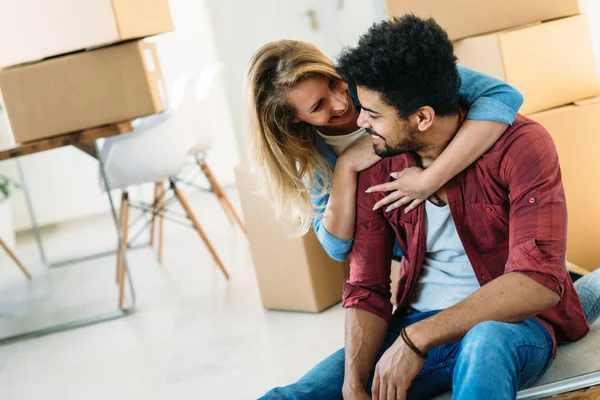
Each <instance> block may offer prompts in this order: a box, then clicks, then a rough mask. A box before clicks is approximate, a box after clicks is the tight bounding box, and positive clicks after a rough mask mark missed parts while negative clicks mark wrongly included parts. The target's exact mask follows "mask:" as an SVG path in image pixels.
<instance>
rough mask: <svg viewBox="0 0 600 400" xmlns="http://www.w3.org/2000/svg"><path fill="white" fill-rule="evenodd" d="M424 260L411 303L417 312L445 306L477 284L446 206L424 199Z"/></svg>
mask: <svg viewBox="0 0 600 400" xmlns="http://www.w3.org/2000/svg"><path fill="white" fill-rule="evenodd" d="M425 221H426V223H425V232H426V233H425V235H426V244H425V260H424V261H423V269H422V270H421V275H420V276H419V283H418V284H417V287H416V288H415V292H414V296H415V297H414V298H413V299H412V302H411V304H410V305H411V307H412V308H414V309H415V310H417V311H420V312H427V311H435V310H445V309H446V308H449V307H452V306H454V305H456V304H458V303H460V302H461V301H463V300H464V299H466V298H467V297H469V296H470V295H472V294H473V293H475V291H477V289H479V288H480V285H479V281H478V280H477V277H476V276H475V271H473V267H472V266H471V262H470V261H469V257H467V252H466V251H465V248H464V247H463V244H462V242H461V241H460V237H459V236H458V232H457V231H456V226H454V220H453V219H452V215H451V214H450V206H449V205H446V206H444V207H438V206H436V205H434V204H432V203H431V202H430V201H429V200H427V201H425Z"/></svg>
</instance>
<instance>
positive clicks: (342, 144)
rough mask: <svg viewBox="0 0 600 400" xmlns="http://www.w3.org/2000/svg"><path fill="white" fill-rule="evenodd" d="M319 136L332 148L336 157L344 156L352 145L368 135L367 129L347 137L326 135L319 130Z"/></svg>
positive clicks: (361, 129)
mask: <svg viewBox="0 0 600 400" xmlns="http://www.w3.org/2000/svg"><path fill="white" fill-rule="evenodd" d="M317 134H318V135H319V136H321V137H322V138H323V140H324V141H325V143H327V144H328V145H329V147H331V149H332V150H333V152H334V153H335V155H336V156H339V155H340V154H342V153H343V152H344V150H346V149H347V148H348V147H350V146H351V145H352V143H354V142H356V141H357V140H358V139H360V138H361V137H363V136H366V135H368V133H367V131H366V129H365V128H360V129H358V130H356V131H354V132H352V133H349V134H347V135H337V136H331V135H325V134H324V133H321V132H319V130H317Z"/></svg>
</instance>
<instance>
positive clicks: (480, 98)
mask: <svg viewBox="0 0 600 400" xmlns="http://www.w3.org/2000/svg"><path fill="white" fill-rule="evenodd" d="M458 72H459V76H460V87H459V95H460V96H461V97H462V99H463V100H464V102H465V103H466V104H467V105H469V113H468V114H467V120H466V121H465V122H464V123H463V125H462V126H461V127H460V129H459V130H458V132H457V134H456V136H455V137H454V138H453V140H452V141H451V142H450V144H449V145H448V147H446V149H444V151H443V152H442V154H441V155H440V156H439V157H438V158H437V159H436V160H435V162H434V163H433V164H432V165H431V166H430V167H429V168H427V169H426V170H421V169H420V168H410V169H406V170H404V171H402V172H400V173H398V174H396V175H395V176H394V177H395V178H396V180H395V181H393V182H388V183H385V184H382V185H377V186H374V187H372V188H370V191H394V192H393V193H391V194H390V195H388V196H387V197H385V198H384V199H382V200H381V201H379V202H378V203H377V204H376V207H377V208H379V207H382V206H384V205H387V204H390V203H392V202H395V203H393V204H391V205H390V206H389V207H388V208H387V209H386V210H388V211H391V210H393V209H395V208H398V207H401V206H403V205H405V204H408V203H410V202H412V204H410V205H409V206H408V207H407V208H406V210H405V212H409V211H410V210H412V209H414V208H415V207H416V206H417V205H419V204H420V203H421V202H423V201H424V200H425V199H426V198H427V197H429V196H430V195H431V194H432V193H434V192H435V191H437V190H438V189H439V188H441V187H442V186H444V185H445V184H446V182H448V181H449V180H450V179H452V178H453V177H454V176H456V175H458V174H459V173H460V172H462V171H463V170H464V169H465V168H467V167H468V166H469V165H471V164H472V163H473V162H475V161H476V160H477V159H478V158H479V157H481V156H482V155H483V154H484V153H485V152H486V151H488V150H489V149H490V148H491V147H492V146H493V145H494V143H496V141H497V140H498V139H499V138H500V136H502V134H503V133H504V131H505V130H506V128H507V127H508V125H510V124H512V123H513V121H514V119H515V116H516V114H517V112H518V110H519V108H520V107H521V104H523V96H522V95H521V94H520V93H519V92H518V91H517V90H516V89H515V88H513V87H512V86H510V85H508V84H507V83H504V82H502V81H500V80H498V79H496V78H493V77H490V76H488V75H485V74H482V73H480V72H477V71H473V70H471V69H468V68H465V67H461V66H458Z"/></svg>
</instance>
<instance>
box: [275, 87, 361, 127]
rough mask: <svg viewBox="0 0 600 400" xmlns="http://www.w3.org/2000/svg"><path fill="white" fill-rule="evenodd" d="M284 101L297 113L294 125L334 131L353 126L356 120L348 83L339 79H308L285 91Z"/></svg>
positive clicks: (356, 115) (356, 114)
mask: <svg viewBox="0 0 600 400" xmlns="http://www.w3.org/2000/svg"><path fill="white" fill-rule="evenodd" d="M287 101H288V104H289V105H290V106H292V108H293V109H294V110H295V113H296V114H295V117H294V119H293V120H292V122H294V123H297V122H306V123H308V124H310V125H314V126H316V127H328V128H335V127H338V126H339V127H344V126H348V125H349V124H355V123H356V119H357V118H358V113H357V111H356V108H355V107H354V103H353V102H352V98H351V97H350V93H348V84H347V83H346V82H344V81H342V80H341V79H335V80H334V79H330V78H328V77H326V76H323V75H316V76H313V77H310V78H307V79H305V80H303V81H302V82H300V83H299V84H297V85H296V86H295V87H294V88H293V89H291V90H289V91H288V93H287Z"/></svg>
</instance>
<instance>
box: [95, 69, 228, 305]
mask: <svg viewBox="0 0 600 400" xmlns="http://www.w3.org/2000/svg"><path fill="white" fill-rule="evenodd" d="M201 77H202V75H200V76H191V77H184V78H180V79H179V80H177V81H176V82H175V84H174V86H173V90H172V91H171V93H170V94H169V103H170V106H169V109H168V110H167V111H165V112H164V113H162V114H158V115H152V116H149V117H144V118H140V119H139V120H137V121H135V122H134V124H133V126H134V131H133V132H132V133H130V134H127V135H121V136H115V137H112V138H109V139H107V140H106V142H105V144H104V147H103V148H102V152H101V154H100V157H102V160H103V161H104V165H105V170H106V174H107V180H108V185H109V187H110V189H122V190H123V194H122V197H121V211H120V216H119V218H120V223H121V226H122V231H123V239H124V242H125V243H126V245H127V244H128V227H129V208H130V206H137V207H139V208H141V209H143V210H145V211H150V212H151V213H152V217H151V220H152V222H151V243H152V244H153V238H154V220H155V218H159V224H160V226H159V248H158V256H159V261H160V262H162V246H163V243H162V242H163V241H162V224H163V219H164V217H165V215H166V211H167V209H166V205H167V203H168V202H169V201H170V200H173V199H177V200H178V201H179V203H180V204H181V206H182V207H183V209H184V210H185V213H186V216H187V218H189V220H190V221H191V223H192V226H193V228H194V229H195V230H196V231H197V232H198V234H199V235H200V237H201V238H202V240H203V241H204V243H205V244H206V246H207V247H208V249H209V251H210V253H211V255H212V257H213V258H214V260H215V262H216V263H217V265H218V267H219V268H220V269H221V271H222V272H223V274H224V275H225V277H226V278H227V279H229V274H228V273H227V270H226V269H225V266H224V265H223V262H222V261H221V259H220V257H219V256H218V254H217V252H216V251H215V248H214V246H213V245H212V243H211V242H210V240H209V239H208V237H207V236H206V233H205V232H204V230H203V229H202V227H201V225H200V222H199V221H198V219H197V218H196V216H195V214H194V212H193V211H192V209H191V207H190V205H189V202H188V201H187V199H186V197H185V196H184V195H183V193H182V192H181V190H180V189H179V188H178V186H177V179H176V178H175V177H176V176H177V175H178V174H179V173H180V172H181V170H182V168H183V166H184V163H185V160H186V158H187V157H188V156H189V154H190V151H191V149H192V148H193V146H194V144H195V143H196V139H195V138H194V136H193V135H192V133H191V132H192V131H191V130H190V126H191V125H192V124H193V122H192V121H194V120H195V119H196V112H197V108H198V100H197V95H196V94H197V93H198V87H199V86H200V85H201V84H202V79H201ZM165 180H168V181H169V188H168V189H165V186H164V181H165ZM143 183H155V200H154V204H153V205H152V206H150V207H148V206H144V205H134V204H132V203H131V202H130V200H129V195H128V192H127V188H128V187H130V186H134V185H140V184H143ZM104 189H105V190H106V188H104ZM171 194H172V197H171V199H170V200H168V199H167V198H168V196H169V195H171ZM124 280H125V268H124V267H123V265H122V262H121V258H120V256H118V261H117V282H118V283H119V286H120V296H119V304H121V303H122V299H123V291H124Z"/></svg>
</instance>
